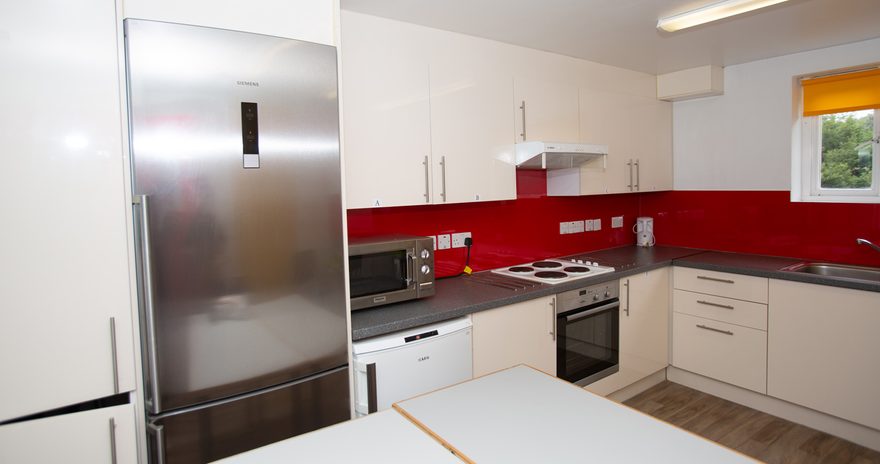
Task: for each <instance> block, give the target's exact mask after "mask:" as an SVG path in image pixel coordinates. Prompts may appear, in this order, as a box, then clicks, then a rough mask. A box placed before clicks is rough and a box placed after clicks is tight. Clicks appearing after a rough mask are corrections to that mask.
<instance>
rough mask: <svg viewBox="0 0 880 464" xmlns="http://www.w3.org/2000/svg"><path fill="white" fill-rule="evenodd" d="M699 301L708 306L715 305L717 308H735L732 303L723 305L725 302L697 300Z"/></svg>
mask: <svg viewBox="0 0 880 464" xmlns="http://www.w3.org/2000/svg"><path fill="white" fill-rule="evenodd" d="M697 303H700V304H702V305H706V306H714V307H716V308H724V309H733V306H730V305H723V304H718V303H712V302H711V301H703V300H697Z"/></svg>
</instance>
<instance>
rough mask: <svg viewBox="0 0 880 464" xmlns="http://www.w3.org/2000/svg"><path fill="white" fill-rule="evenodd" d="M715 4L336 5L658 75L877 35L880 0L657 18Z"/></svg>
mask: <svg viewBox="0 0 880 464" xmlns="http://www.w3.org/2000/svg"><path fill="white" fill-rule="evenodd" d="M715 1H716V0H341V2H342V8H343V9H346V10H351V11H357V12H361V13H366V14H370V15H375V16H382V17H386V18H391V19H397V20H400V21H405V22H410V23H415V24H421V25H424V26H428V27H433V28H437V29H444V30H448V31H454V32H460V33H463V34H468V35H473V36H478V37H485V38H488V39H494V40H498V41H501V42H507V43H511V44H515V45H522V46H525V47H530V48H536V49H539V50H546V51H550V52H555V53H560V54H563V55H568V56H573V57H577V58H583V59H586V60H590V61H595V62H599V63H604V64H609V65H613V66H619V67H622V68H627V69H632V70H636V71H643V72H647V73H651V74H663V73H667V72H671V71H678V70H681V69H687V68H692V67H695V66H701V65H705V64H716V65H721V66H729V65H733V64H739V63H745V62H748V61H754V60H759V59H764V58H770V57H774V56H780V55H787V54H790V53H797V52H801V51H806V50H813V49H817V48H825V47H830V46H833V45H840V44H845V43H850V42H858V41H861V40H866V39H871V38H875V37H880V0H789V1H788V2H784V3H781V4H778V5H774V6H771V7H768V8H765V9H762V10H758V11H753V12H751V13H746V14H744V15H740V16H736V17H733V18H727V19H724V20H721V21H716V22H714V23H710V24H705V25H702V26H698V27H695V28H691V29H685V30H683V31H679V32H675V33H668V32H662V31H659V30H657V28H656V25H657V19H658V18H661V17H664V16H670V15H673V14H677V13H681V12H683V11H687V10H690V9H693V8H697V7H700V6H703V5H706V4H709V3H714V2H715Z"/></svg>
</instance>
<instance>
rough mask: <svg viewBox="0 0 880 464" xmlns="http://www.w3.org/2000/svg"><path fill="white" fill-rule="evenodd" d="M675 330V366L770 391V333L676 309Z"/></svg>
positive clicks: (738, 384) (673, 354)
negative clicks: (768, 375) (768, 349)
mask: <svg viewBox="0 0 880 464" xmlns="http://www.w3.org/2000/svg"><path fill="white" fill-rule="evenodd" d="M672 333H673V335H672V360H673V365H675V367H678V368H681V369H684V370H688V371H691V372H694V373H696V374H700V375H704V376H706V377H711V378H713V379H716V380H720V381H722V382H726V383H729V384H733V385H736V386H739V387H743V388H748V389H749V390H754V391H756V392H759V393H766V392H767V332H765V331H763V330H757V329H752V328H749V327H742V326H739V325H734V324H728V323H725V322H719V321H716V320H712V319H706V318H702V317H696V316H691V315H689V314H683V313H679V312H676V313H674V314H673V316H672Z"/></svg>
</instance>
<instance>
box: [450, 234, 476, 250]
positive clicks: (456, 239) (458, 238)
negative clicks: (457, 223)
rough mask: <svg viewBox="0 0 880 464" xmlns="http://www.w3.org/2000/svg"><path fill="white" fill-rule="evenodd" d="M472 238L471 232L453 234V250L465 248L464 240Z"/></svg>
mask: <svg viewBox="0 0 880 464" xmlns="http://www.w3.org/2000/svg"><path fill="white" fill-rule="evenodd" d="M470 236H471V233H470V232H459V233H457V234H452V248H462V247H464V246H465V245H464V239H466V238H470Z"/></svg>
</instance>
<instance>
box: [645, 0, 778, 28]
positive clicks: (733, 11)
mask: <svg viewBox="0 0 880 464" xmlns="http://www.w3.org/2000/svg"><path fill="white" fill-rule="evenodd" d="M784 1H786V0H725V1H723V2H718V3H713V4H711V5H706V6H704V7H702V8H697V9H696V10H691V11H687V12H684V13H681V14H677V15H675V16H669V17H667V18H660V20H659V21H657V29H663V30H664V31H667V32H675V31H678V30H681V29H686V28H688V27H693V26H698V25H700V24H705V23H710V22H712V21H717V20H719V19H724V18H727V17H730V16H736V15H738V14H742V13H746V12H748V11H752V10H757V9H759V8H764V7H768V6H770V5H775V4H777V3H782V2H784Z"/></svg>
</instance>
